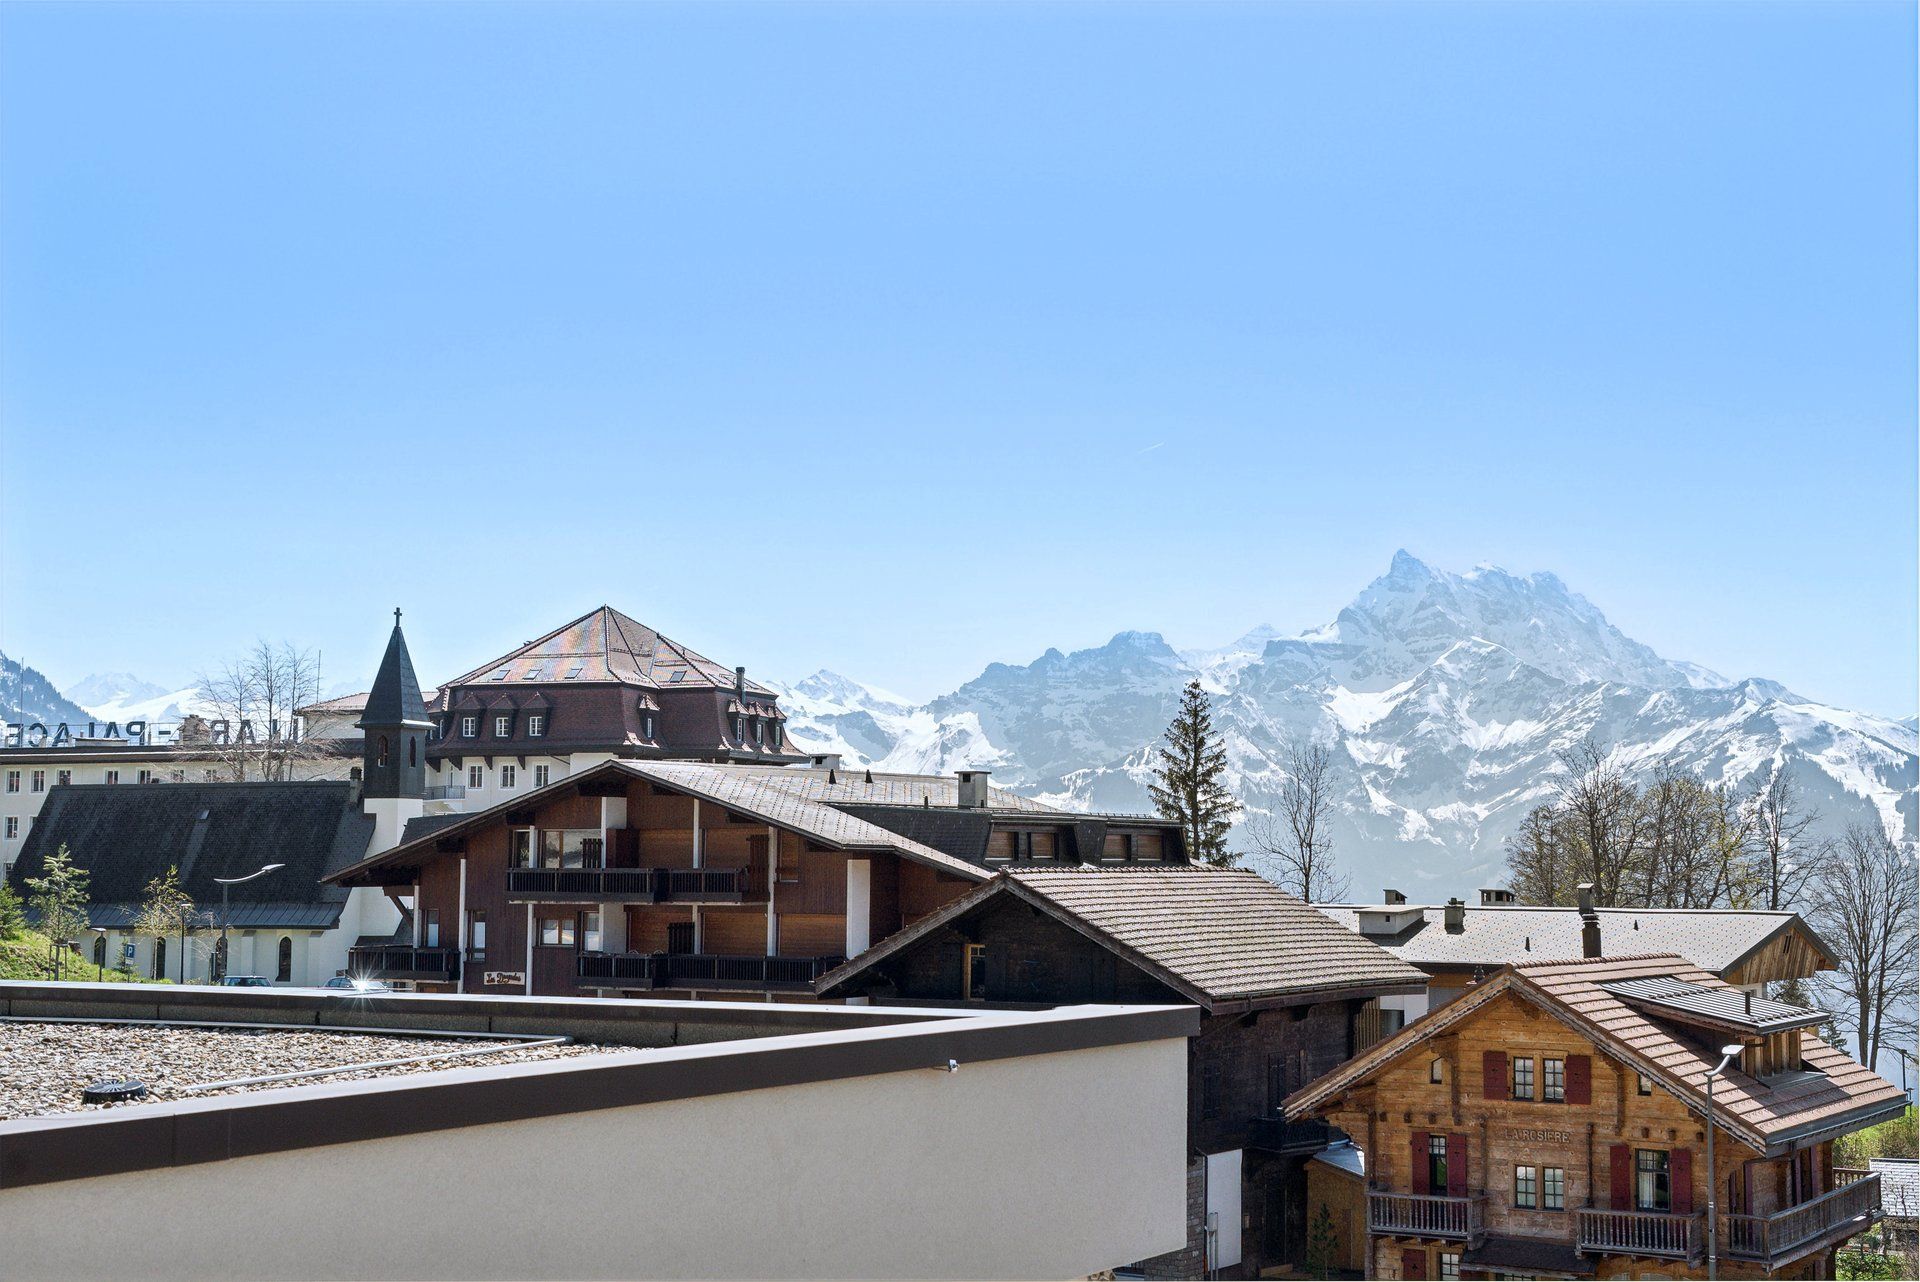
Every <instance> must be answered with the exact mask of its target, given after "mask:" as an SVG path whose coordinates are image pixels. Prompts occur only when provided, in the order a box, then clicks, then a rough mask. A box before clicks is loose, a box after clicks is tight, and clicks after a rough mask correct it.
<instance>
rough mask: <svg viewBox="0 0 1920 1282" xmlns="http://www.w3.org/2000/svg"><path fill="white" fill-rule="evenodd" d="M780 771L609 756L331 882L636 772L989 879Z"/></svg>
mask: <svg viewBox="0 0 1920 1282" xmlns="http://www.w3.org/2000/svg"><path fill="white" fill-rule="evenodd" d="M779 773H780V772H779V770H778V768H771V769H756V768H753V767H743V766H727V765H704V764H697V763H694V762H680V761H632V760H627V759H624V758H623V759H620V760H615V761H604V762H601V763H600V764H599V765H597V766H593V767H591V768H589V769H586V770H581V771H578V772H576V773H574V774H571V775H568V776H567V777H566V778H564V779H557V780H555V781H554V782H552V783H550V784H548V785H547V786H546V787H544V788H536V789H534V790H533V791H531V792H526V793H522V794H520V795H518V796H515V797H512V798H510V799H508V800H505V801H502V802H500V803H498V804H497V805H493V806H490V807H488V808H487V809H485V810H478V811H475V812H473V813H471V814H462V815H451V816H447V817H446V819H447V822H445V823H434V824H420V825H419V827H418V828H416V827H415V826H414V825H415V824H416V823H419V821H418V820H415V821H413V822H411V823H409V824H408V825H407V832H406V834H405V839H403V840H402V841H401V843H400V844H399V845H397V846H394V847H392V848H391V849H388V850H385V851H382V852H381V853H379V854H377V855H373V856H371V857H370V858H367V859H363V860H361V861H359V862H358V863H356V864H353V865H352V866H351V867H346V868H342V869H340V870H339V871H338V872H336V873H334V874H333V875H332V877H331V878H330V880H333V881H334V882H336V883H340V882H344V881H349V880H351V879H352V878H353V877H354V876H356V875H357V874H359V873H362V872H365V871H369V870H372V869H375V868H380V867H384V866H391V865H400V866H406V865H410V864H412V863H414V862H416V861H418V860H419V859H421V858H422V857H430V856H431V854H432V852H433V849H434V847H435V846H436V845H437V844H438V842H440V841H441V840H444V839H446V838H449V837H454V836H458V835H459V834H461V833H464V832H471V831H475V830H477V829H480V828H483V827H486V826H488V825H490V824H494V823H498V822H500V821H501V819H502V817H503V816H504V815H505V813H506V812H508V811H518V810H525V809H527V808H529V807H531V806H537V805H539V804H541V803H542V802H543V801H544V800H546V799H548V798H551V797H557V796H564V795H566V793H567V792H568V790H569V789H572V788H576V787H578V786H579V785H580V784H582V783H585V782H587V781H589V780H594V779H605V778H611V777H623V776H626V777H635V778H640V779H645V780H646V781H647V782H649V783H652V784H655V785H658V786H660V787H662V788H665V789H667V790H669V791H672V792H679V793H683V794H685V795H688V796H693V797H699V798H701V799H702V800H706V801H711V802H714V803H716V804H718V805H721V806H725V807H726V808H728V809H729V810H734V811H738V812H739V813H741V814H744V815H748V816H750V817H752V818H754V819H758V820H760V821H762V822H764V823H768V824H772V825H774V826H776V827H780V828H785V829H787V830H789V831H791V832H797V833H799V834H801V835H802V836H804V837H807V838H808V839H810V840H812V841H815V842H817V843H819V844H820V845H823V846H828V847H830V848H832V849H835V850H848V851H859V850H877V851H891V852H893V853H895V854H898V855H900V856H901V857H903V858H906V859H910V860H912V861H914V862H915V863H920V864H925V865H926V866H928V867H930V868H935V869H938V870H939V871H941V872H945V873H952V874H954V875H955V876H959V877H964V878H966V879H967V880H968V881H983V880H985V879H986V877H987V874H986V872H985V871H983V870H982V869H980V868H976V867H975V866H974V865H972V864H970V863H967V862H966V861H965V860H962V859H956V858H954V857H953V856H951V855H948V854H945V853H943V852H941V851H938V850H935V849H934V848H933V847H931V846H927V845H923V844H922V843H920V842H917V841H913V840H911V839H910V838H907V837H902V836H900V835H899V834H897V833H893V832H889V831H887V830H886V829H885V828H881V827H878V826H877V825H874V824H870V823H868V822H866V821H865V820H863V819H857V818H855V817H854V816H852V815H849V814H845V813H842V812H841V811H838V810H835V809H834V808H833V807H832V806H829V805H824V804H822V803H820V802H817V801H811V800H808V799H807V798H806V797H805V796H803V795H801V794H800V792H799V791H796V790H792V789H788V788H784V787H781V786H779V783H778V776H779Z"/></svg>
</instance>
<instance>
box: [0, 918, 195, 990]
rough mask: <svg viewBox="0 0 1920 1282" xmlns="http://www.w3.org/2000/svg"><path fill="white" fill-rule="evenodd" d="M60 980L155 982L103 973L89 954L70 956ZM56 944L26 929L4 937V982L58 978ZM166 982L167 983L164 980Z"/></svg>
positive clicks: (0, 946) (0, 955)
mask: <svg viewBox="0 0 1920 1282" xmlns="http://www.w3.org/2000/svg"><path fill="white" fill-rule="evenodd" d="M60 971H61V973H60V975H59V978H61V979H63V980H68V981H77V980H85V981H86V982H87V983H93V982H94V979H95V977H96V976H98V978H100V979H102V980H104V981H106V982H107V983H110V984H112V983H134V984H149V983H152V982H154V981H152V980H150V979H146V978H144V977H142V976H140V975H131V976H129V975H125V974H122V973H121V972H120V971H117V970H115V969H113V967H111V966H109V967H107V969H106V973H105V974H100V973H99V972H98V971H97V970H96V969H95V968H94V965H93V960H92V958H91V957H89V956H88V955H86V954H84V953H82V954H74V953H68V954H67V956H66V959H65V961H64V962H63V963H62V964H61V967H60ZM54 977H55V976H54V964H53V947H52V942H51V941H50V940H49V939H48V938H47V937H46V936H45V935H43V934H41V933H40V932H39V931H37V930H22V931H20V932H19V933H17V934H14V935H7V936H0V979H25V980H31V981H33V982H35V983H47V982H49V981H51V980H52V979H53V978H54ZM162 982H165V981H162Z"/></svg>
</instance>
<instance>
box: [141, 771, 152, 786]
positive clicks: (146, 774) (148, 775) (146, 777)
mask: <svg viewBox="0 0 1920 1282" xmlns="http://www.w3.org/2000/svg"><path fill="white" fill-rule="evenodd" d="M140 782H141V783H152V782H153V771H151V770H142V771H141V772H140Z"/></svg>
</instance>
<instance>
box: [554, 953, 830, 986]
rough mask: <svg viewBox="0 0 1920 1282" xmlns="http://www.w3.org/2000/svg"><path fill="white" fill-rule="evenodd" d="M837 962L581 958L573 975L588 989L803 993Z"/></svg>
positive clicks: (711, 956)
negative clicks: (738, 990) (731, 990)
mask: <svg viewBox="0 0 1920 1282" xmlns="http://www.w3.org/2000/svg"><path fill="white" fill-rule="evenodd" d="M844 960H846V959H845V958H843V957H758V956H727V955H722V954H718V953H581V954H580V956H579V957H578V958H577V959H576V960H575V962H574V974H575V976H576V978H577V979H578V980H579V982H580V983H581V984H582V985H583V986H584V987H588V988H610V987H619V988H716V989H753V990H762V989H781V988H786V989H804V988H809V987H811V986H812V984H813V981H814V980H816V979H818V978H819V977H820V976H822V975H824V974H826V973H827V972H828V971H830V970H832V969H833V968H834V967H835V966H838V965H839V964H840V963H841V962H842V961H844Z"/></svg>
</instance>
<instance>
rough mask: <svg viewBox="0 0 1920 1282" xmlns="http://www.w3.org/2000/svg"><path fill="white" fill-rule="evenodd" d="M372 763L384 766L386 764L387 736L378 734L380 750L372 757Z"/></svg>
mask: <svg viewBox="0 0 1920 1282" xmlns="http://www.w3.org/2000/svg"><path fill="white" fill-rule="evenodd" d="M373 764H374V765H376V766H384V765H386V764H387V736H385V735H381V736H380V751H379V753H378V755H376V756H375V757H374V761H373Z"/></svg>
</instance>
